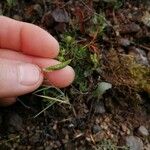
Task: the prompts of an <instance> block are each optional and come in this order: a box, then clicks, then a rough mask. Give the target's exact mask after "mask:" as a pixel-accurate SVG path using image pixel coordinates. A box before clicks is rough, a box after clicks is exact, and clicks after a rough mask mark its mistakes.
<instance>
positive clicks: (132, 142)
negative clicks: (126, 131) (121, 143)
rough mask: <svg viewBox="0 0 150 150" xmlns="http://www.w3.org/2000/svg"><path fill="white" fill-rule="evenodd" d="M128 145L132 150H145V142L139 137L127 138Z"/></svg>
mask: <svg viewBox="0 0 150 150" xmlns="http://www.w3.org/2000/svg"><path fill="white" fill-rule="evenodd" d="M126 145H127V146H128V147H129V149H130V150H143V142H142V140H141V139H140V138H139V137H136V136H127V137H126Z"/></svg>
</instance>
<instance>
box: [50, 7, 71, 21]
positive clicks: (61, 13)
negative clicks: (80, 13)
mask: <svg viewBox="0 0 150 150" xmlns="http://www.w3.org/2000/svg"><path fill="white" fill-rule="evenodd" d="M52 16H53V18H54V20H55V21H56V22H65V23H68V22H69V20H70V18H69V15H68V13H67V11H65V10H64V9H60V8H56V9H55V10H53V12H52Z"/></svg>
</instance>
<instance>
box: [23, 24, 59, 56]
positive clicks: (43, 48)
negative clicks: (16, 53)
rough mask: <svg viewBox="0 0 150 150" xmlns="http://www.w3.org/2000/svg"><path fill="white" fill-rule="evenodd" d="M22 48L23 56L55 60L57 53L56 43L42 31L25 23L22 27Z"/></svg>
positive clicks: (57, 46)
mask: <svg viewBox="0 0 150 150" xmlns="http://www.w3.org/2000/svg"><path fill="white" fill-rule="evenodd" d="M21 32H22V38H21V39H22V42H21V43H22V46H21V49H22V51H23V52H24V53H25V54H30V55H34V56H40V57H47V58H55V57H57V55H58V53H59V43H58V41H57V40H56V39H55V38H54V37H53V36H52V35H50V34H49V33H48V32H47V31H45V30H44V29H42V28H40V27H38V26H36V25H33V24H29V23H26V25H24V24H23V26H22V31H21Z"/></svg>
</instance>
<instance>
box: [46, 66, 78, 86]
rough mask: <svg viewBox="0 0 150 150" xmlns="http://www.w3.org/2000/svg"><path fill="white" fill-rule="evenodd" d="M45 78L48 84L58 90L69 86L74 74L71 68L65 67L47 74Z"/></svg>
mask: <svg viewBox="0 0 150 150" xmlns="http://www.w3.org/2000/svg"><path fill="white" fill-rule="evenodd" d="M47 78H48V81H49V84H51V85H54V86H56V87H59V88H64V87H67V86H69V85H70V84H71V83H72V82H73V80H74V78H75V72H74V70H73V68H72V67H70V66H66V67H65V68H63V69H61V70H57V71H54V72H51V73H47Z"/></svg>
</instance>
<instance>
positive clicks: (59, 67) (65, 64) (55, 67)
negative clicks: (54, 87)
mask: <svg viewBox="0 0 150 150" xmlns="http://www.w3.org/2000/svg"><path fill="white" fill-rule="evenodd" d="M70 62H71V59H69V60H67V61H65V62H62V63H60V64H57V65H54V66H49V67H46V68H44V69H43V71H44V72H52V71H55V70H60V69H63V68H65V67H66V66H67V65H68V64H70Z"/></svg>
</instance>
